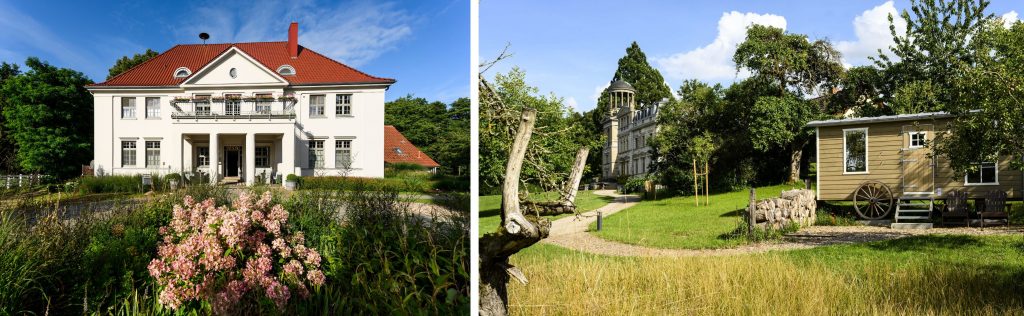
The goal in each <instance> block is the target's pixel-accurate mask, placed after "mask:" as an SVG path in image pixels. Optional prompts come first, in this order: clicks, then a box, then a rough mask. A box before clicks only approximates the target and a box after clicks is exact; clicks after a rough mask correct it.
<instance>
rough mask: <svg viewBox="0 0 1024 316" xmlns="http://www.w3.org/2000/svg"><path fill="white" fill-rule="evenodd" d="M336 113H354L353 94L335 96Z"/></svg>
mask: <svg viewBox="0 0 1024 316" xmlns="http://www.w3.org/2000/svg"><path fill="white" fill-rule="evenodd" d="M334 115H338V116H344V115H352V95H351V94H338V95H335V96H334Z"/></svg>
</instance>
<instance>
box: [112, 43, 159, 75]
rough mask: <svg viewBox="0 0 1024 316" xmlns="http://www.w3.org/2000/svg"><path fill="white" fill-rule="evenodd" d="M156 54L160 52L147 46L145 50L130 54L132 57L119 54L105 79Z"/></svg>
mask: <svg viewBox="0 0 1024 316" xmlns="http://www.w3.org/2000/svg"><path fill="white" fill-rule="evenodd" d="M157 55H160V53H157V52H155V51H153V50H152V49H148V48H147V49H146V52H144V53H141V54H135V55H132V57H128V56H121V58H120V59H118V60H117V62H115V63H114V66H113V67H110V72H109V74H108V75H107V80H110V78H114V77H115V76H117V75H120V74H121V73H123V72H125V71H128V69H132V67H135V66H138V65H139V64H141V63H144V62H146V61H147V60H150V59H153V57H156V56H157Z"/></svg>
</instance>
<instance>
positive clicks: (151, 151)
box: [146, 140, 160, 168]
mask: <svg viewBox="0 0 1024 316" xmlns="http://www.w3.org/2000/svg"><path fill="white" fill-rule="evenodd" d="M159 166H160V141H158V140H147V141H146V168H153V167H159Z"/></svg>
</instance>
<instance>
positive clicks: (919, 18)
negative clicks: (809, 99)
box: [863, 0, 994, 115]
mask: <svg viewBox="0 0 1024 316" xmlns="http://www.w3.org/2000/svg"><path fill="white" fill-rule="evenodd" d="M988 5H989V2H988V1H986V0H950V1H946V0H912V1H911V7H910V11H908V10H903V12H901V13H900V17H902V18H903V20H904V21H906V24H907V25H906V28H905V29H903V30H902V32H898V31H897V29H896V25H895V22H894V20H893V17H892V16H889V30H890V33H891V34H892V37H893V40H894V41H895V44H894V45H893V46H892V47H890V50H891V51H892V56H889V55H887V54H885V53H883V52H882V51H881V50H879V55H878V57H877V58H873V59H874V61H875V64H876V65H877V66H878V67H879V68H880V69H881V70H882V72H883V74H884V76H885V80H884V81H885V82H886V84H885V85H883V86H882V88H883V91H882V92H883V96H884V97H885V101H897V102H895V103H893V104H891V105H892V106H891V107H883V108H881V109H879V110H877V111H873V112H865V113H863V114H869V115H887V114H906V113H917V112H932V111H943V110H946V109H947V108H946V106H947V105H948V104H949V103H950V102H951V101H952V99H953V98H954V95H953V93H954V91H953V90H952V88H953V85H954V84H955V83H954V82H952V80H954V79H955V78H957V77H958V73H957V72H958V71H960V69H959V66H958V65H960V64H961V63H965V64H968V65H972V64H975V63H976V62H977V61H978V58H979V57H980V56H982V55H983V53H984V52H983V51H978V49H977V48H978V46H977V45H974V44H973V41H974V39H976V38H978V35H979V33H980V31H981V30H982V27H983V26H984V25H985V24H987V23H988V22H989V21H992V20H993V19H994V17H993V16H992V15H991V14H988V13H985V8H987V7H988ZM911 12H913V14H911ZM901 33H902V34H901ZM896 98H900V99H898V100H897V99H896ZM917 99H922V100H917ZM886 104H887V105H889V102H887V103H886Z"/></svg>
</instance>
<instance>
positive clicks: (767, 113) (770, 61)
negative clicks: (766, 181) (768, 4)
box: [733, 24, 844, 182]
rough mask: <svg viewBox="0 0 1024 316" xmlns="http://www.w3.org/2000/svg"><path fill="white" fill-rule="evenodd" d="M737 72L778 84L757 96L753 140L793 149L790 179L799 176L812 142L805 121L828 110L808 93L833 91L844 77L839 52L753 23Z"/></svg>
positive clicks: (765, 146)
mask: <svg viewBox="0 0 1024 316" xmlns="http://www.w3.org/2000/svg"><path fill="white" fill-rule="evenodd" d="M733 61H734V62H735V63H736V68H737V71H738V70H740V69H747V70H749V71H750V72H751V73H752V74H753V76H752V77H751V78H750V79H748V80H753V81H759V82H763V83H765V84H767V85H769V86H773V87H775V89H774V90H775V92H773V93H769V94H767V95H758V96H757V98H758V99H757V101H755V102H754V104H753V108H752V110H751V115H752V117H751V118H752V120H751V121H750V124H751V125H750V126H749V128H750V129H749V133H751V135H750V139H751V140H752V141H753V142H754V143H753V145H754V147H755V148H757V149H759V150H761V151H769V150H771V149H775V148H778V149H783V150H786V151H788V152H789V153H790V172H789V181H791V182H796V181H799V180H800V169H801V157H802V155H803V148H804V146H806V145H807V143H808V142H809V140H810V135H811V134H810V133H809V131H808V130H807V128H805V127H804V125H805V124H806V123H807V122H808V121H810V120H811V119H813V118H816V117H819V116H820V115H821V114H822V113H824V112H826V111H828V109H826V108H824V107H823V106H821V105H820V103H816V102H810V101H807V100H805V99H806V98H807V97H808V96H814V95H826V94H831V93H832V89H833V88H835V87H837V86H838V85H839V83H840V80H841V78H842V76H843V71H844V70H843V65H842V63H841V62H840V54H839V52H838V51H836V50H835V49H834V48H833V47H832V44H831V43H829V42H828V41H826V40H817V41H813V42H812V41H809V40H808V39H807V36H806V35H802V34H791V33H786V32H785V31H784V30H782V29H780V28H776V27H772V26H764V25H756V24H755V25H752V26H751V27H750V28H749V29H747V38H746V40H745V41H743V43H741V44H740V45H739V46H738V47H737V48H736V54H735V55H734V56H733Z"/></svg>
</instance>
